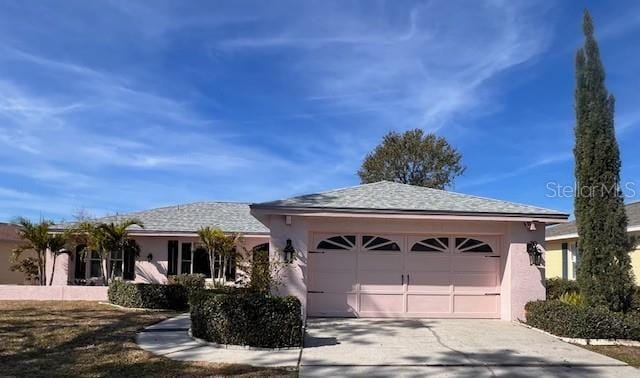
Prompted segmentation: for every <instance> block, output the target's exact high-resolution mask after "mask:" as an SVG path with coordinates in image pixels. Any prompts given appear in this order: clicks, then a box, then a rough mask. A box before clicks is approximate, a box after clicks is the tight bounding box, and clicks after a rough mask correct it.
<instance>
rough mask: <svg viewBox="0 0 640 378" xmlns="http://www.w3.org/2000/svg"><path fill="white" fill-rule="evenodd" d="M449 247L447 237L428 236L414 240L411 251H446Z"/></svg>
mask: <svg viewBox="0 0 640 378" xmlns="http://www.w3.org/2000/svg"><path fill="white" fill-rule="evenodd" d="M447 249H449V238H446V237H442V238H429V239H424V240H420V241H419V242H416V243H415V244H414V245H413V246H412V247H411V251H412V252H446V251H447Z"/></svg>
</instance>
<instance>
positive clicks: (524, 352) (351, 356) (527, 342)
mask: <svg viewBox="0 0 640 378" xmlns="http://www.w3.org/2000/svg"><path fill="white" fill-rule="evenodd" d="M300 375H301V376H302V377H313V376H323V377H324V376H368V377H382V376H406V377H423V376H430V377H432V376H436V377H500V376H509V377H536V378H538V377H545V376H553V377H632V376H640V371H639V370H637V369H635V368H633V367H630V366H628V365H626V364H624V363H622V362H620V361H617V360H614V359H612V358H609V357H605V356H603V355H600V354H597V353H593V352H590V351H587V350H585V349H582V348H580V347H577V346H574V345H570V344H567V343H565V342H562V341H559V340H557V339H555V338H553V337H550V336H547V335H545V334H542V333H540V332H537V331H534V330H530V329H527V328H525V327H523V326H521V325H518V324H513V323H509V322H504V321H498V320H427V319H424V320H391V319H389V320H387V319H384V320H383V319H308V321H307V334H306V336H305V347H304V349H303V351H302V356H301V360H300Z"/></svg>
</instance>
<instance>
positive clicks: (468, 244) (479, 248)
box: [456, 238, 493, 253]
mask: <svg viewBox="0 0 640 378" xmlns="http://www.w3.org/2000/svg"><path fill="white" fill-rule="evenodd" d="M456 248H457V249H458V250H459V251H460V252H481V253H493V249H492V248H491V246H490V245H489V244H487V243H485V242H483V241H481V240H477V239H470V238H456Z"/></svg>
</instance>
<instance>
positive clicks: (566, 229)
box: [545, 202, 640, 285]
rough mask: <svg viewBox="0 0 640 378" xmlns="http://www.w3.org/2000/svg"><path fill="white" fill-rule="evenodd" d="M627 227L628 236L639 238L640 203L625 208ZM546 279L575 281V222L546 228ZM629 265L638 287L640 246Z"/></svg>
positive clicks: (576, 244) (576, 250)
mask: <svg viewBox="0 0 640 378" xmlns="http://www.w3.org/2000/svg"><path fill="white" fill-rule="evenodd" d="M625 209H626V212H627V217H628V219H629V225H628V227H627V231H628V232H629V235H635V236H638V238H640V202H634V203H630V204H628V205H626V206H625ZM545 249H546V254H545V263H546V277H547V278H554V277H560V278H565V279H569V280H575V279H576V269H577V266H578V264H579V263H580V249H579V243H578V230H577V229H576V223H575V221H573V222H569V223H563V224H559V225H557V226H552V227H548V228H547V230H546V237H545ZM631 264H632V266H633V274H634V275H635V278H636V284H638V285H640V245H638V246H636V249H635V250H633V251H632V252H631Z"/></svg>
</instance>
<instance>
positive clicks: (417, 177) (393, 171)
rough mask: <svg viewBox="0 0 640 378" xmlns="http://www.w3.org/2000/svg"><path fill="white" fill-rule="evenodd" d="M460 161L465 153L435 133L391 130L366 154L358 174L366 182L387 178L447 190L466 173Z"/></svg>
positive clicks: (417, 130)
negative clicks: (462, 153)
mask: <svg viewBox="0 0 640 378" xmlns="http://www.w3.org/2000/svg"><path fill="white" fill-rule="evenodd" d="M461 160H462V155H461V154H460V153H459V152H458V151H457V150H456V149H455V148H453V146H451V145H450V144H449V143H448V142H447V140H446V139H444V138H441V137H438V136H436V135H435V134H432V133H428V134H425V132H424V131H423V130H421V129H414V130H409V131H405V132H404V133H402V134H400V133H397V132H395V131H392V132H390V133H388V134H387V135H385V136H384V138H383V139H382V143H380V144H379V145H378V146H377V147H376V148H375V149H374V150H373V151H372V152H370V153H369V154H367V156H366V157H365V159H364V162H363V163H362V167H360V170H359V171H358V175H359V176H360V181H361V182H362V183H363V184H366V183H370V182H376V181H382V180H387V181H394V182H400V183H403V184H411V185H419V186H426V187H429V188H436V189H444V188H446V187H448V186H451V184H453V180H454V179H455V178H456V177H457V176H459V175H461V174H462V173H464V170H465V167H464V166H463V165H462V163H461Z"/></svg>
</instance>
